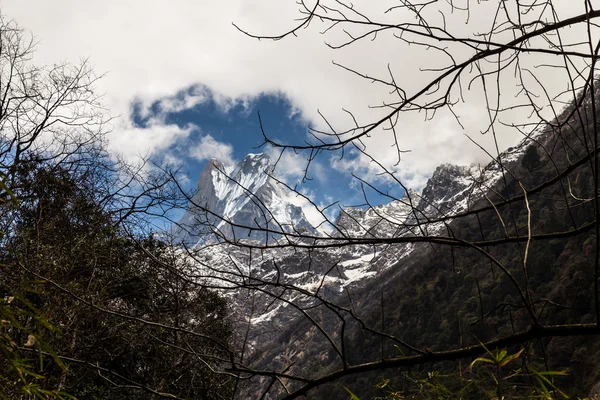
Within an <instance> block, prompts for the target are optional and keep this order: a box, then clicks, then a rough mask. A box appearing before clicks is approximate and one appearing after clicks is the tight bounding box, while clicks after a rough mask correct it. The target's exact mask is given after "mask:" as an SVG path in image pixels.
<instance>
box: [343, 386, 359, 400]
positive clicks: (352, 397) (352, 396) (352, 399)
mask: <svg viewBox="0 0 600 400" xmlns="http://www.w3.org/2000/svg"><path fill="white" fill-rule="evenodd" d="M344 389H345V390H346V392H348V394H350V399H351V400H360V399H359V398H358V396H357V395H355V394H354V393H352V391H351V390H350V389H348V388H347V387H346V386H344Z"/></svg>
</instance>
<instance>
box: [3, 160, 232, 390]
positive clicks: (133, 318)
mask: <svg viewBox="0 0 600 400" xmlns="http://www.w3.org/2000/svg"><path fill="white" fill-rule="evenodd" d="M89 172H90V171H85V170H84V171H77V172H74V171H68V170H66V169H65V168H63V167H62V166H54V165H51V164H45V163H43V162H39V161H36V160H26V161H22V163H20V165H19V167H18V171H17V173H16V174H15V182H14V189H13V191H12V192H13V195H14V198H15V199H17V200H16V201H15V202H7V203H5V204H4V206H3V211H2V215H3V219H2V226H3V231H4V232H5V235H4V237H3V239H2V248H1V253H0V254H1V255H0V258H1V265H2V268H1V269H0V276H1V279H0V282H1V283H0V297H2V298H3V299H4V303H3V304H2V310H3V313H5V314H6V313H10V314H9V315H10V316H9V317H6V316H3V319H4V320H5V321H4V322H3V327H2V333H3V335H4V336H3V337H4V338H5V340H6V342H5V343H4V346H3V347H2V350H3V351H4V352H8V353H9V355H11V357H12V360H11V359H8V360H7V359H5V358H3V359H2V366H1V367H0V370H1V371H5V372H6V373H2V374H0V379H1V381H2V384H0V387H2V392H3V395H4V396H6V397H7V398H18V396H19V394H24V393H27V392H28V391H29V392H35V393H37V394H38V395H39V397H41V398H45V397H48V396H49V395H50V393H47V392H43V391H41V389H44V390H54V389H56V390H58V391H62V392H64V393H68V394H69V395H72V396H75V397H77V398H80V399H98V398H105V399H123V398H132V399H133V398H139V399H147V398H149V397H151V396H152V392H154V393H159V392H160V393H162V392H164V393H170V394H173V395H176V396H181V397H185V398H207V399H208V398H223V397H228V393H229V392H230V390H231V385H230V384H229V382H230V379H229V378H227V377H223V376H221V377H220V376H217V375H215V374H214V373H212V372H211V370H210V366H209V365H210V364H209V363H206V362H205V361H204V360H209V361H210V363H214V362H215V360H217V361H218V360H219V359H221V358H223V357H225V356H226V354H227V353H226V352H225V349H226V348H227V345H228V340H229V339H228V338H229V337H230V336H231V328H230V326H229V325H228V323H227V322H226V316H227V305H226V303H225V300H224V299H222V298H221V297H220V296H219V295H217V294H216V293H214V292H212V291H209V290H208V289H202V287H201V286H199V285H194V284H193V283H191V282H189V281H186V280H183V279H182V278H181V274H182V271H185V270H186V268H188V265H186V263H185V260H183V259H182V258H181V257H180V256H178V255H177V254H176V253H175V252H174V251H173V250H170V249H169V248H167V247H166V246H165V245H163V244H161V243H160V242H159V241H156V240H154V239H152V238H144V237H142V238H134V237H132V236H131V235H129V234H126V231H125V230H124V227H122V226H119V225H118V224H115V218H114V216H113V215H111V213H110V212H108V207H105V208H103V207H102V205H101V203H100V202H99V201H98V198H97V194H98V193H94V187H93V184H94V183H98V182H97V181H95V179H97V177H95V176H94V175H88V173H89ZM128 228H131V226H129V227H128ZM212 337H218V338H220V341H221V342H217V341H216V340H214V339H211V338H212ZM15 363H16V364H15ZM24 371H25V374H23V372H24ZM21 374H23V375H21ZM34 389H40V390H37V391H35V390H34Z"/></svg>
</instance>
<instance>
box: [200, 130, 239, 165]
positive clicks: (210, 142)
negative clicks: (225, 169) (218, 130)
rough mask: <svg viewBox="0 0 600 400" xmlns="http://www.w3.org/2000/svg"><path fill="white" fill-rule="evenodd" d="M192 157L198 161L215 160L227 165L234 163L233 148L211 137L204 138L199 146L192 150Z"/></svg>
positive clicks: (205, 136)
mask: <svg viewBox="0 0 600 400" xmlns="http://www.w3.org/2000/svg"><path fill="white" fill-rule="evenodd" d="M190 156H191V157H193V158H195V159H196V160H198V161H205V160H210V159H211V158H215V159H217V160H219V161H221V162H224V163H226V164H233V163H234V160H233V147H232V146H231V145H230V144H227V143H222V142H219V141H217V140H215V138H213V137H212V136H211V135H204V136H202V137H201V138H200V141H199V142H198V144H197V145H195V146H193V147H191V148H190Z"/></svg>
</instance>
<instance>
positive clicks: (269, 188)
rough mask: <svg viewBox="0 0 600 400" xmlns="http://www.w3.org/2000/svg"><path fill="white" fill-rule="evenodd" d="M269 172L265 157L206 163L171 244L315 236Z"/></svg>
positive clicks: (267, 159)
mask: <svg viewBox="0 0 600 400" xmlns="http://www.w3.org/2000/svg"><path fill="white" fill-rule="evenodd" d="M272 171H273V166H272V164H271V160H270V159H269V157H268V156H267V155H265V154H249V155H247V156H246V157H244V159H243V160H241V161H240V162H238V163H237V164H235V165H227V164H224V163H222V162H220V161H218V160H214V159H213V160H210V161H209V162H208V163H207V165H206V167H205V168H204V170H203V171H202V173H201V174H200V178H199V179H198V190H197V192H196V193H195V195H194V196H193V197H192V199H191V204H190V205H189V207H188V209H187V212H186V213H185V215H184V216H183V217H182V218H181V220H180V221H179V222H178V224H177V228H176V229H174V232H173V233H174V236H175V241H176V242H177V243H185V244H186V245H188V246H196V245H199V244H202V243H206V242H208V241H214V240H223V239H226V240H238V239H251V240H259V241H267V242H271V241H273V240H276V239H277V238H279V237H280V236H281V235H280V234H278V233H277V232H293V231H299V232H304V233H309V234H315V233H316V231H315V230H314V228H313V227H312V226H311V224H310V223H309V222H308V220H307V219H306V216H305V215H304V212H303V211H302V209H301V208H300V207H298V206H296V205H294V204H292V203H291V202H290V201H289V200H288V199H289V198H290V196H292V194H291V193H290V192H289V191H287V190H286V189H285V187H284V186H283V185H281V184H279V183H278V182H277V181H276V180H275V179H273V178H272V177H271V176H270V174H271V173H272ZM265 229H267V230H269V231H272V232H270V233H268V234H267V233H265V232H264V230H265ZM261 230H262V231H261Z"/></svg>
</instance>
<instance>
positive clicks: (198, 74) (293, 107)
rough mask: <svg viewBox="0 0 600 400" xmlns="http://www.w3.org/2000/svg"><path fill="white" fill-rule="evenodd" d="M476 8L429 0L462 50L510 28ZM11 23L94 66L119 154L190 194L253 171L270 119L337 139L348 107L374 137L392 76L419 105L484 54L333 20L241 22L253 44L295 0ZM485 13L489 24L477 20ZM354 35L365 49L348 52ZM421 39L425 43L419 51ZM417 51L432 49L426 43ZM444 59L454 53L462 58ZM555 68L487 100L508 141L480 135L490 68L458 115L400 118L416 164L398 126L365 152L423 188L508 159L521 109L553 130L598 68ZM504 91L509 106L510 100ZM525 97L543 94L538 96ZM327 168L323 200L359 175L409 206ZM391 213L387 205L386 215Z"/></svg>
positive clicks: (15, 14) (42, 1)
mask: <svg viewBox="0 0 600 400" xmlns="http://www.w3.org/2000/svg"><path fill="white" fill-rule="evenodd" d="M309 3H311V2H309ZM471 3H472V4H471V7H470V9H469V11H468V12H466V11H458V10H456V9H454V10H449V7H450V5H449V4H448V2H430V3H428V6H427V11H426V12H427V13H429V14H428V21H429V23H430V24H431V25H430V26H431V27H432V28H435V27H440V28H444V29H447V30H448V33H449V34H450V35H451V36H453V37H470V38H474V39H477V38H479V36H478V35H480V33H481V32H482V31H486V30H487V29H488V27H489V24H490V23H492V22H493V20H494V18H508V14H507V15H502V16H498V15H497V14H496V12H495V11H496V6H497V2H471ZM572 3H573V4H572ZM575 3H576V4H575ZM575 3H574V2H567V1H563V2H556V4H555V5H556V8H553V9H552V10H549V9H548V10H546V11H544V15H542V16H539V15H537V14H535V13H530V14H528V16H527V18H532V19H533V20H537V19H539V20H544V19H546V18H548V19H549V20H551V19H552V16H551V15H549V14H548V13H557V14H558V15H559V17H558V18H559V19H565V18H566V17H568V16H572V15H574V13H580V12H582V7H583V2H575ZM321 4H322V5H323V6H324V7H325V6H327V7H333V8H337V7H340V4H341V3H339V2H337V1H334V0H324V2H322V3H321ZM352 4H353V7H354V9H355V10H356V11H358V12H359V13H360V15H364V16H367V17H368V18H369V19H370V20H372V21H381V22H382V23H385V24H388V23H389V22H390V21H393V25H396V24H398V23H401V22H410V23H414V21H415V19H414V18H415V16H414V15H413V14H411V12H410V11H409V10H406V9H403V8H399V7H392V8H393V9H390V11H389V12H387V11H386V10H388V9H389V7H390V4H392V5H397V1H394V0H382V1H372V0H354V1H352ZM32 9H34V10H36V12H32V11H31V10H32ZM359 10H360V11H359ZM2 12H3V13H4V15H5V17H6V18H7V19H8V20H9V19H14V20H15V21H17V23H18V24H19V25H20V27H21V28H23V29H24V30H25V32H26V33H27V34H29V33H31V35H32V36H33V39H34V40H33V41H34V42H35V43H36V51H35V53H34V55H33V61H34V62H35V63H36V65H47V66H52V65H55V64H61V63H64V62H68V63H72V64H75V65H77V64H78V63H79V62H80V60H82V59H85V60H88V64H89V65H91V66H92V67H93V70H94V71H96V73H97V75H98V76H102V79H99V80H98V81H96V82H95V83H94V88H95V90H96V93H99V94H104V96H103V97H102V102H103V104H104V105H105V108H106V109H107V110H109V112H110V114H111V115H113V116H115V117H116V118H115V119H114V120H113V123H114V126H113V127H112V133H111V135H110V137H109V138H108V142H109V150H110V151H111V152H114V153H115V154H118V155H119V156H120V157H122V158H123V159H125V160H127V161H131V162H136V161H139V156H140V155H142V156H148V155H150V156H152V157H154V158H155V159H159V158H161V157H163V158H164V157H167V158H169V157H170V159H171V160H172V161H179V162H181V163H183V164H184V165H185V168H186V170H187V173H188V175H189V178H190V182H191V183H192V184H193V183H194V182H195V181H196V178H197V176H198V174H199V172H200V170H201V169H202V166H203V164H204V163H205V162H206V157H207V156H208V155H210V154H211V153H215V154H218V155H219V156H223V157H226V158H231V159H239V158H241V157H243V156H244V155H245V154H247V153H250V152H257V149H256V148H255V146H257V145H259V144H260V143H261V134H260V131H259V129H258V121H257V117H256V113H257V111H258V110H260V111H261V113H262V115H263V118H264V123H265V127H266V128H267V130H268V132H269V134H270V135H272V137H275V138H281V139H282V140H283V141H285V142H288V141H297V142H298V141H299V142H303V141H304V139H305V138H306V129H307V126H308V124H312V125H313V126H315V127H318V128H319V129H323V128H324V123H323V120H322V118H321V115H320V114H319V112H320V113H322V114H323V115H325V116H326V117H327V120H328V121H329V122H330V123H331V124H332V126H334V127H335V129H336V130H337V131H344V130H347V129H349V128H351V127H353V126H354V124H353V120H352V119H351V118H349V115H348V113H347V112H346V110H349V111H351V112H352V114H353V116H355V117H356V120H357V121H359V122H360V124H361V125H363V126H365V125H369V124H371V123H373V122H374V121H377V120H379V118H380V117H381V116H382V113H383V114H384V115H385V114H387V113H388V112H389V109H388V108H387V107H388V106H389V104H390V103H391V102H398V101H399V99H398V93H400V91H397V90H390V85H386V84H384V82H387V81H388V80H389V79H390V76H393V78H394V86H398V87H400V88H402V92H405V93H406V94H407V95H414V94H415V93H420V92H421V90H422V89H423V87H424V86H426V85H427V84H428V83H430V82H431V80H432V79H434V78H435V77H436V76H439V75H440V74H442V73H443V72H442V71H445V69H444V68H448V67H450V66H452V63H453V62H460V61H463V60H468V59H469V58H470V57H472V55H473V54H472V53H473V49H472V47H471V46H460V45H458V44H454V45H452V46H451V47H449V48H448V50H443V51H442V50H441V49H439V48H438V50H436V48H437V47H436V46H438V45H439V43H437V42H436V41H435V40H434V41H433V42H432V43H422V40H423V38H422V36H420V35H418V34H415V35H413V34H409V33H408V32H403V33H402V39H403V40H399V38H398V37H397V36H395V35H393V34H390V33H391V32H388V34H384V33H382V34H378V35H377V36H376V38H375V37H372V35H363V33H364V32H362V30H361V29H363V28H361V27H360V26H355V27H348V26H346V25H335V26H330V25H329V24H328V23H327V21H325V20H319V19H314V20H313V21H312V22H311V24H310V26H308V27H306V29H301V30H300V31H298V32H296V33H297V34H296V35H294V36H290V37H288V38H286V39H284V40H278V41H270V40H260V41H259V40H256V39H253V38H251V37H249V36H247V35H244V34H242V33H240V31H239V30H237V29H236V28H235V27H234V26H233V24H232V23H235V24H237V25H238V26H240V27H242V28H243V29H245V30H247V31H248V32H252V33H254V34H261V35H262V34H264V35H278V34H281V33H283V32H288V31H290V29H293V27H295V26H296V25H297V24H298V18H301V17H302V15H303V14H302V12H301V11H300V10H299V9H298V4H297V2H296V1H295V0H229V1H227V2H222V1H221V2H219V1H213V2H206V1H188V2H158V1H155V2H152V1H148V0H129V1H127V2H123V1H117V0H106V1H105V2H83V1H74V0H65V1H59V2H49V1H47V0H30V1H27V2H24V1H22V0H4V1H3V2H2ZM422 12H425V11H422ZM471 14H473V15H477V16H478V17H477V18H470V15H471ZM496 23H498V24H502V23H503V21H501V20H500V21H496ZM524 23H525V22H524ZM401 25H402V24H400V25H399V26H401ZM157 27H158V28H157ZM586 28H587V27H586V25H585V24H578V25H577V26H570V27H568V28H565V29H564V30H563V31H562V32H561V40H562V41H563V43H564V44H565V45H566V46H570V45H571V44H576V43H580V42H581V37H586V36H587V33H586ZM348 29H349V30H348ZM398 34H399V33H398V32H396V35H398ZM582 35H583V36H582ZM352 36H354V37H361V38H362V39H361V40H357V41H355V42H353V43H351V44H348V45H344V43H347V41H348V38H349V37H352ZM411 40H412V41H413V45H410V44H409V43H410V42H411ZM499 40H500V39H499ZM416 42H418V43H422V44H423V46H420V45H414V44H416ZM430 45H434V46H433V47H431V46H430ZM336 46H337V47H338V48H336ZM445 51H449V52H451V54H452V59H450V58H449V57H448V55H447V54H446V53H445ZM584 51H587V50H584ZM556 62H557V60H556V57H555V56H553V55H551V54H549V55H542V54H540V53H532V54H531V55H528V54H526V53H524V54H522V57H521V59H520V64H522V65H523V68H528V69H529V70H531V71H535V73H536V78H535V80H530V81H528V82H526V84H527V86H528V87H527V90H526V91H525V90H522V88H521V87H520V86H519V85H521V84H523V83H522V82H520V81H519V79H518V77H517V76H516V75H515V74H512V73H511V72H509V70H508V69H507V70H506V73H504V72H503V76H502V79H498V80H497V82H495V83H494V85H488V86H487V94H488V95H489V96H488V99H487V100H492V101H495V99H498V101H501V103H502V104H500V105H498V106H499V107H500V106H502V107H501V108H503V109H504V110H505V112H502V113H501V114H502V115H500V116H499V120H500V121H501V122H502V123H501V124H500V123H498V124H496V131H495V135H491V134H487V135H482V134H480V133H481V132H484V131H485V130H486V129H487V128H488V127H489V113H488V108H487V107H488V103H487V101H486V95H485V92H484V91H483V87H482V84H481V80H480V79H473V78H474V77H475V75H476V74H477V73H478V71H477V68H467V69H465V70H464V71H462V73H461V82H462V84H463V89H464V90H462V91H460V92H459V90H458V89H457V90H455V91H454V92H453V93H450V95H451V96H450V97H451V99H452V101H453V102H454V101H456V102H457V103H456V104H455V105H454V107H453V109H452V113H450V112H449V110H443V109H440V110H438V111H437V112H436V113H435V116H433V115H431V113H428V114H426V113H423V112H418V111H415V112H403V113H401V114H400V115H398V120H397V128H398V129H397V132H396V133H397V140H398V143H399V146H400V147H401V148H402V149H405V150H410V151H411V152H410V153H407V154H404V155H403V159H402V161H401V163H398V157H397V154H396V150H395V148H394V147H393V142H394V139H393V136H392V135H391V133H390V131H389V130H388V131H385V130H383V128H384V127H380V128H381V129H378V130H377V131H373V132H372V135H371V136H370V137H369V138H362V140H363V141H364V143H365V144H366V146H367V147H368V152H369V153H370V154H372V155H373V156H374V157H376V158H377V160H378V161H379V162H381V163H382V164H383V165H385V167H386V168H388V169H391V170H393V171H394V172H395V173H396V175H397V177H398V178H399V179H401V180H402V182H403V183H404V184H405V185H406V186H407V187H409V188H413V189H417V190H419V189H422V188H423V186H424V185H425V183H426V182H427V179H428V177H429V176H431V174H432V172H433V171H434V170H435V168H436V167H437V166H438V165H439V164H441V163H453V164H460V165H469V164H471V163H480V164H482V165H485V164H487V163H488V162H489V161H490V155H489V154H488V152H489V153H490V154H492V155H494V154H495V153H496V149H497V148H498V149H499V150H500V151H502V150H504V149H506V148H508V147H509V146H514V145H515V144H516V143H518V141H520V140H521V139H522V138H523V132H522V131H521V130H520V129H519V128H518V126H519V124H520V123H531V122H534V121H532V115H535V113H532V110H531V109H530V108H527V107H517V105H519V104H522V103H523V102H524V103H527V102H528V101H529V100H530V98H532V99H537V100H536V101H539V104H537V107H536V110H538V109H539V108H542V112H545V113H546V116H547V117H552V115H551V114H552V110H551V109H550V108H549V107H547V105H548V104H547V100H546V94H547V95H548V97H549V98H553V99H555V104H557V105H558V107H559V108H560V107H562V105H561V102H562V101H564V100H566V99H564V98H563V97H561V94H564V95H565V96H567V97H568V92H569V91H565V86H564V84H565V82H568V79H569V76H571V75H573V76H578V72H577V71H576V70H575V69H576V68H575V67H577V68H579V67H581V68H583V67H585V63H584V62H583V61H582V60H579V61H577V60H576V62H580V64H577V65H579V66H577V65H576V64H574V65H573V68H575V69H573V68H570V69H569V70H565V69H564V68H541V67H542V66H548V65H552V64H553V63H556ZM340 66H344V68H340ZM481 67H482V68H484V69H485V68H489V69H491V70H493V69H494V68H495V65H494V63H490V64H489V65H488V64H485V63H484V64H482V65H481ZM538 67H540V68H538ZM349 70H352V71H355V72H356V73H351V72H349ZM364 76H371V77H375V78H377V79H365V78H364ZM450 78H452V77H448V78H447V79H446V80H445V82H444V84H442V85H441V86H440V88H441V90H445V89H444V87H445V85H446V84H449V81H448V80H449V79H450ZM452 79H454V78H452ZM467 82H470V83H469V87H468V90H466V85H467ZM496 83H497V84H498V85H499V86H497V87H496ZM540 85H541V86H543V88H544V91H541V90H540ZM207 88H208V89H207ZM207 90H208V91H207ZM495 90H496V91H500V92H501V93H502V97H500V96H496V93H495V92H494V91H495ZM526 93H532V94H533V96H529V97H527V96H528V95H526ZM439 94H440V93H439V92H435V91H433V92H430V91H427V93H426V94H424V95H422V96H421V98H420V99H419V103H420V104H427V103H428V102H429V101H432V100H434V99H435V98H437V96H439ZM526 97H527V98H526ZM491 106H492V107H493V106H494V104H492V105H491ZM317 110H318V111H319V112H317ZM132 111H134V112H132ZM455 116H457V117H459V118H460V124H459V123H457V121H456V118H455ZM325 128H326V127H325ZM471 139H473V140H475V141H476V142H477V143H478V145H474V144H473V143H472V142H471ZM496 139H497V141H498V143H496ZM479 146H481V147H483V148H485V149H486V150H487V152H486V151H482V150H481V148H480V147H479ZM300 161H301V159H300V158H294V157H289V158H288V159H287V160H286V165H285V168H284V169H283V171H281V172H282V173H285V174H287V178H289V179H293V178H294V177H296V178H297V176H298V170H299V168H298V166H299V165H300V164H301V163H300ZM317 161H318V164H316V168H315V170H314V172H313V173H314V176H315V180H314V181H311V182H309V183H308V184H306V186H305V187H304V189H305V190H308V191H309V192H311V193H314V195H315V199H316V200H317V202H319V203H323V202H329V201H332V200H341V201H342V203H343V205H353V204H357V203H362V202H363V199H362V198H361V193H360V191H359V190H356V187H355V186H353V185H352V183H351V181H350V180H349V178H348V176H349V174H350V173H355V174H358V175H360V176H362V177H365V178H366V179H368V180H370V181H372V182H378V183H379V184H382V185H383V187H382V189H383V190H384V191H385V190H391V191H392V194H393V195H395V196H400V195H401V194H402V193H401V190H400V188H399V187H398V186H392V187H386V186H385V182H383V181H382V180H381V176H380V175H378V174H379V173H380V170H378V168H377V167H376V166H374V165H375V164H374V163H372V162H371V160H370V159H369V158H368V157H361V156H357V155H354V156H353V155H349V156H348V155H347V157H346V158H345V159H344V160H342V161H339V160H337V161H336V159H335V158H333V159H332V158H329V156H325V155H323V156H322V158H321V159H319V160H317ZM334 168H337V170H336V169H334ZM318 177H320V178H321V179H320V180H319V179H317V178H318ZM384 201H386V200H384V199H381V198H377V197H374V198H373V203H374V204H377V203H379V202H384Z"/></svg>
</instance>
